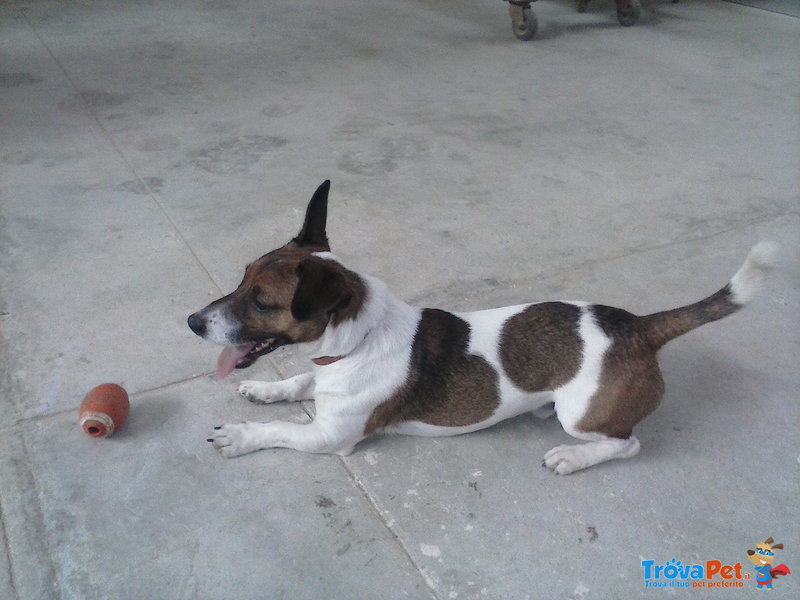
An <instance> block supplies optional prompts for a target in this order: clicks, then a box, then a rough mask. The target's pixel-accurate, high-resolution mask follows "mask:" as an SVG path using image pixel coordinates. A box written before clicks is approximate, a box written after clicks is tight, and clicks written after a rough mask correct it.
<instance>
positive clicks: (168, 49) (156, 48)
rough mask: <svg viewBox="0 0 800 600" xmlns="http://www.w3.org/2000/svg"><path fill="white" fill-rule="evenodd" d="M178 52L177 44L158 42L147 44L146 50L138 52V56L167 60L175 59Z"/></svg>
mask: <svg viewBox="0 0 800 600" xmlns="http://www.w3.org/2000/svg"><path fill="white" fill-rule="evenodd" d="M179 50H180V44H179V43H178V42H173V41H165V40H158V41H155V42H151V43H149V44H148V45H147V47H146V48H142V49H141V50H139V56H140V57H142V58H156V59H159V60H167V59H170V58H175V57H176V56H177V55H178V51H179Z"/></svg>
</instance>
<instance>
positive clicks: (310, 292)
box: [292, 258, 352, 321]
mask: <svg viewBox="0 0 800 600" xmlns="http://www.w3.org/2000/svg"><path fill="white" fill-rule="evenodd" d="M297 276H298V277H299V281H298V282H297V288H296V289H295V292H294V298H292V317H294V318H295V319H296V320H298V321H308V320H309V319H313V318H314V317H319V316H322V315H325V314H330V313H332V312H333V311H335V310H336V309H337V308H339V307H341V306H345V305H346V304H347V303H348V302H350V298H351V297H352V292H351V290H350V289H349V288H348V285H347V282H346V281H345V277H344V275H343V274H342V272H341V271H340V270H339V269H338V268H337V265H336V264H335V263H331V262H330V261H327V260H324V259H321V258H308V259H306V260H304V261H302V262H301V263H300V264H299V265H298V266H297Z"/></svg>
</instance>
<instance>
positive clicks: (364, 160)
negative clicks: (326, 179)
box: [339, 152, 397, 176]
mask: <svg viewBox="0 0 800 600" xmlns="http://www.w3.org/2000/svg"><path fill="white" fill-rule="evenodd" d="M339 167H340V168H341V169H342V170H344V171H347V172H348V173H352V174H353V175H367V176H374V175H382V174H384V173H391V172H392V171H394V170H395V169H396V168H397V164H396V163H395V162H394V160H393V159H392V158H391V157H390V156H376V155H375V154H372V153H371V152H348V153H347V154H345V155H344V156H342V158H341V159H340V160H339Z"/></svg>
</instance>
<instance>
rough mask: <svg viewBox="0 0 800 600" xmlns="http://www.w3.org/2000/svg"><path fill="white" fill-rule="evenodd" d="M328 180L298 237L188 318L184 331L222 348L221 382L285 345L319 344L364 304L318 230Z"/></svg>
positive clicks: (361, 290) (359, 286)
mask: <svg viewBox="0 0 800 600" xmlns="http://www.w3.org/2000/svg"><path fill="white" fill-rule="evenodd" d="M329 189H330V181H325V182H324V183H323V184H322V185H320V186H319V188H318V189H317V191H316V192H315V193H314V196H313V197H312V198H311V201H310V202H309V203H308V208H307V209H306V217H305V221H304V222H303V228H302V229H301V230H300V233H299V234H298V235H297V236H296V237H295V238H293V239H292V240H291V241H290V242H289V243H288V244H286V245H284V246H282V247H280V248H278V249H276V250H273V251H272V252H270V253H269V254H265V255H264V256H262V257H261V258H259V259H258V260H255V261H254V262H252V263H250V264H249V265H248V266H247V268H246V270H245V274H244V279H243V280H242V282H241V283H240V284H239V287H237V288H236V289H235V290H234V291H233V292H232V293H230V294H228V295H227V296H224V297H223V298H220V299H219V300H216V301H214V302H212V303H211V304H209V305H208V306H206V307H205V308H204V309H202V310H200V311H198V312H196V313H194V314H192V315H190V316H189V328H190V329H191V330H192V331H193V332H195V333H196V334H197V335H199V336H200V337H202V338H203V339H205V340H207V341H209V342H212V343H214V344H218V345H221V346H225V349H224V350H223V351H222V354H221V355H220V357H219V361H218V363H217V373H218V375H219V376H220V377H225V376H227V375H228V374H229V373H230V372H231V371H233V369H234V368H238V369H243V368H245V367H249V366H250V365H252V364H253V363H254V362H255V361H256V360H257V359H258V358H259V357H260V356H263V355H265V354H269V353H270V352H272V351H273V350H275V349H277V348H279V347H281V346H285V345H287V344H297V343H302V342H312V341H314V340H317V339H319V338H320V337H321V336H322V334H323V332H324V331H325V329H326V327H327V326H328V325H329V324H330V323H333V324H334V325H336V324H339V323H340V322H342V321H344V320H347V319H353V318H355V316H356V315H357V314H358V311H359V309H360V307H361V304H362V303H363V300H364V297H365V287H364V284H363V282H362V281H361V279H360V278H359V277H358V275H356V274H355V273H353V272H352V271H348V270H347V269H345V268H344V267H343V266H342V265H341V264H340V263H339V262H338V261H336V260H335V259H333V258H332V255H329V254H325V253H327V252H329V251H330V246H329V245H328V237H327V234H326V232H325V225H326V221H327V213H328V190H329Z"/></svg>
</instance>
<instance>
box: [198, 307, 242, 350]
mask: <svg viewBox="0 0 800 600" xmlns="http://www.w3.org/2000/svg"><path fill="white" fill-rule="evenodd" d="M205 318H206V335H205V336H204V339H205V340H207V341H209V342H211V343H212V344H217V345H218V346H232V345H234V344H235V343H236V342H235V341H234V340H235V339H236V336H237V335H238V333H239V324H238V323H237V322H236V320H235V319H233V317H232V316H231V314H230V313H229V312H228V311H227V310H225V309H224V308H222V307H219V306H216V307H214V308H212V309H211V310H209V311H208V312H207V313H206V314H205Z"/></svg>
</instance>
